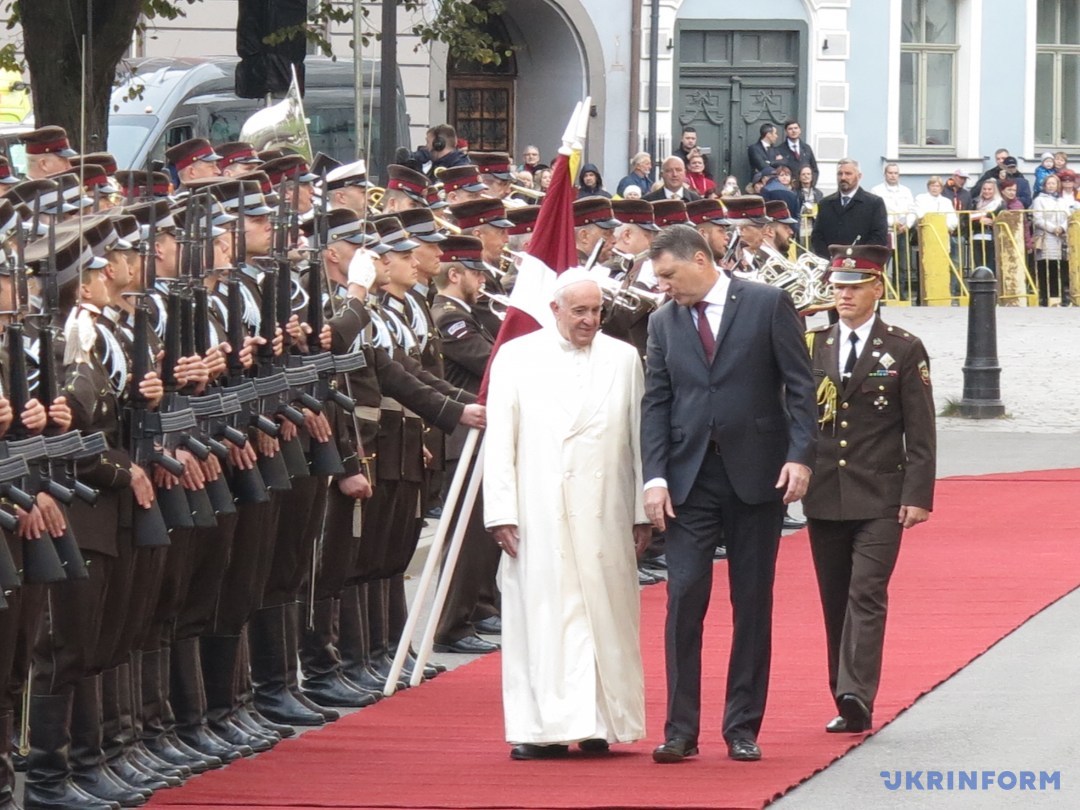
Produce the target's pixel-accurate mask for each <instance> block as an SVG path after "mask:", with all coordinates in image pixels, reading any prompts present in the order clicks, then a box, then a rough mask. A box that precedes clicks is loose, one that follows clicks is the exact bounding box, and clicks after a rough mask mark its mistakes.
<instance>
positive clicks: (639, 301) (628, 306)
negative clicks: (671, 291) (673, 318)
mask: <svg viewBox="0 0 1080 810" xmlns="http://www.w3.org/2000/svg"><path fill="white" fill-rule="evenodd" d="M596 283H597V284H599V285H600V293H601V295H603V298H604V304H605V305H606V306H607V307H608V308H609V309H624V310H626V311H627V312H640V311H642V310H645V309H647V310H648V311H650V312H651V311H652V310H654V309H656V308H657V307H658V306H660V305H661V304H662V303H663V302H664V298H665V297H666V296H665V295H664V293H654V292H650V291H649V290H646V289H644V288H643V287H630V286H624V285H623V282H621V281H617V280H616V279H613V278H596Z"/></svg>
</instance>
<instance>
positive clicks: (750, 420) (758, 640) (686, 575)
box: [641, 225, 817, 762]
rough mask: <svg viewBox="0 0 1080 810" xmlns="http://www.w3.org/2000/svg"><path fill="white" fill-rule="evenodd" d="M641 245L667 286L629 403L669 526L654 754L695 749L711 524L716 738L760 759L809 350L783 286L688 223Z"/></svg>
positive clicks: (806, 453) (670, 757) (805, 418)
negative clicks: (720, 560) (726, 593)
mask: <svg viewBox="0 0 1080 810" xmlns="http://www.w3.org/2000/svg"><path fill="white" fill-rule="evenodd" d="M649 255H650V257H651V258H652V260H653V268H654V270H655V272H656V276H657V279H658V285H659V288H660V291H661V292H665V293H667V294H668V295H669V296H670V297H671V299H672V300H671V301H669V302H668V303H667V304H665V305H664V306H662V307H660V309H658V310H657V311H656V312H655V313H653V315H652V317H651V318H650V320H649V343H648V353H647V359H646V372H645V396H644V399H643V401H642V417H641V436H642V466H643V478H644V480H645V482H646V483H645V510H646V514H647V515H648V517H649V519H650V520H651V521H652V523H653V525H655V526H656V527H657V528H658V529H660V530H661V531H664V530H666V531H667V533H668V534H667V543H668V545H667V560H668V615H667V626H666V629H665V644H666V659H667V682H668V716H667V723H666V725H665V728H664V739H665V742H664V744H663V745H661V746H659V747H658V748H657V749H656V750H655V751H654V752H653V759H654V760H656V761H657V762H677V761H680V760H682V759H685V758H686V757H688V756H692V755H694V754H696V753H697V750H698V748H697V745H698V731H699V728H700V714H701V635H702V623H703V621H704V619H705V612H706V609H707V607H708V604H709V594H710V590H711V586H712V566H713V550H714V549H715V547H716V544H717V539H718V538H719V536H720V533H721V531H723V534H724V537H725V539H726V541H727V555H728V578H729V582H730V587H731V600H732V606H733V619H734V631H733V634H732V643H731V658H730V661H729V666H728V680H727V705H726V708H725V711H724V725H723V733H724V739H725V740H726V741H727V744H728V754H729V756H731V757H732V758H733V759H737V760H755V759H760V758H761V750H760V749H759V748H758V746H757V742H756V739H757V735H758V731H759V730H760V728H761V720H762V717H763V715H764V713H765V699H766V693H767V691H768V681H769V663H770V657H771V644H772V586H773V578H774V574H775V570H776V552H777V548H778V543H779V538H780V526H781V521H782V520H783V514H784V509H783V504H784V503H791V502H792V501H795V500H798V499H799V498H800V497H802V494H803V493H804V492H805V491H806V486H807V484H808V483H809V480H810V465H811V463H812V461H813V456H814V442H815V436H816V432H817V425H816V411H815V400H814V387H813V378H812V376H811V374H810V363H809V357H808V355H807V353H806V346H805V343H804V337H803V332H802V326H801V322H800V320H799V316H798V315H797V314H796V312H795V307H794V305H793V304H792V302H791V298H790V297H789V296H788V295H787V294H786V293H784V292H783V291H781V290H779V289H776V288H774V287H770V286H767V285H764V284H756V283H753V282H748V281H743V280H741V279H737V278H736V279H729V278H728V277H727V276H726V275H724V274H722V273H721V272H720V271H719V270H718V269H717V268H716V265H715V264H714V260H713V255H712V252H711V251H710V250H709V246H708V244H707V243H706V242H705V240H704V238H703V237H702V236H701V235H700V234H698V233H697V232H696V231H694V230H693V229H692V228H690V227H689V226H685V225H673V226H671V227H670V228H668V229H666V230H665V231H664V232H663V233H661V234H659V235H658V236H657V237H656V239H655V240H654V241H653V244H652V248H651V249H650V254H649Z"/></svg>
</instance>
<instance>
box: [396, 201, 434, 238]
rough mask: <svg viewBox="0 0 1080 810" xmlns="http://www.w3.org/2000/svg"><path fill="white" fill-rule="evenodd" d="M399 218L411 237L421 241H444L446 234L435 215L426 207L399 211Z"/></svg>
mask: <svg viewBox="0 0 1080 810" xmlns="http://www.w3.org/2000/svg"><path fill="white" fill-rule="evenodd" d="M397 218H398V219H400V220H401V224H402V225H403V226H405V230H406V231H408V232H409V238H410V239H416V240H418V241H420V242H432V243H435V242H443V241H445V240H446V235H445V234H443V233H441V232H440V231H439V226H438V224H437V223H436V222H435V215H434V214H433V213H431V211H429V210H428V209H426V208H407V209H405V210H404V211H398V212H397Z"/></svg>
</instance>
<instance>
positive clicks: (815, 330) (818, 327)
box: [806, 323, 832, 334]
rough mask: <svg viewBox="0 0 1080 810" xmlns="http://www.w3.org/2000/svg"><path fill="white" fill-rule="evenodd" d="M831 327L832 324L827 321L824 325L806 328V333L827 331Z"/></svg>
mask: <svg viewBox="0 0 1080 810" xmlns="http://www.w3.org/2000/svg"><path fill="white" fill-rule="evenodd" d="M831 328H832V324H831V323H827V324H825V325H824V326H817V327H814V328H813V329H807V330H806V333H807V334H810V333H811V332H828V331H829V330H830V329H831Z"/></svg>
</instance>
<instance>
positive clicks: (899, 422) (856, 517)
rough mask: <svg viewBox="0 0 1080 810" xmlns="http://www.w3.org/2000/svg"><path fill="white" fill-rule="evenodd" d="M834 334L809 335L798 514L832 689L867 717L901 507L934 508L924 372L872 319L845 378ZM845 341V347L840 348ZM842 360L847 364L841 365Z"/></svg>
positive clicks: (909, 348)
mask: <svg viewBox="0 0 1080 810" xmlns="http://www.w3.org/2000/svg"><path fill="white" fill-rule="evenodd" d="M840 334H841V332H840V325H839V324H833V325H832V326H830V327H828V328H827V329H824V330H822V331H817V332H811V333H810V334H809V335H808V343H809V344H810V347H811V356H812V362H813V370H814V379H815V382H816V383H817V385H818V401H819V423H820V425H821V430H820V436H819V439H818V443H817V458H816V461H815V465H814V475H813V477H812V478H811V481H810V488H809V490H808V491H807V493H806V497H805V498H804V499H803V509H804V511H805V513H806V516H807V518H808V523H809V528H810V545H811V550H812V552H813V556H814V567H815V570H816V572H817V578H818V588H819V590H820V593H821V601H822V608H823V611H824V615H825V631H826V639H827V644H828V660H829V688H830V690H831V691H832V694H833V696H834V698H837V699H839V698H840V697H841V696H843V695H849V694H850V695H855V696H856V697H858V698H859V699H860V700H862V701H863V702H864V703H865V704H866V706H867V707H869V708H870V709H871V710H872V709H873V705H874V699H875V697H876V696H877V690H878V683H879V680H880V676H881V658H882V648H883V644H884V636H885V619H886V607H887V604H888V583H889V578H890V577H891V575H892V571H893V568H894V567H895V564H896V559H897V555H898V554H899V551H900V538H901V534H902V533H903V527H902V526H901V524H900V523H899V522H898V515H899V511H900V507H901V506H912V507H921V508H923V509H927V510H929V509H931V508H932V507H933V496H934V476H935V429H934V401H933V394H932V389H931V385H930V365H929V359H928V358H927V354H926V350H925V348H923V345H922V342H921V341H920V340H919V339H918V338H916V337H915V336H914V335H911V334H910V333H908V332H906V331H904V330H902V329H899V328H897V327H894V326H889V325H887V324H885V323H884V322H882V321H881V319H880V318H875V321H874V324H873V326H872V327H871V330H870V333H869V335H868V337H867V339H866V341H865V345H864V346H863V347H862V350H861V352H860V354H859V356H858V361H857V362H856V364H855V367H854V370H853V372H852V374H851V377H850V379H849V380H848V381H847V382H846V383H845V382H844V381H843V380H842V378H841V374H840V369H841V368H842V365H843V363H844V362H845V361H846V357H847V353H848V351H849V346H846V345H845V346H841V345H840V343H841V338H840ZM844 342H846V341H844ZM841 353H843V354H844V360H841Z"/></svg>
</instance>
